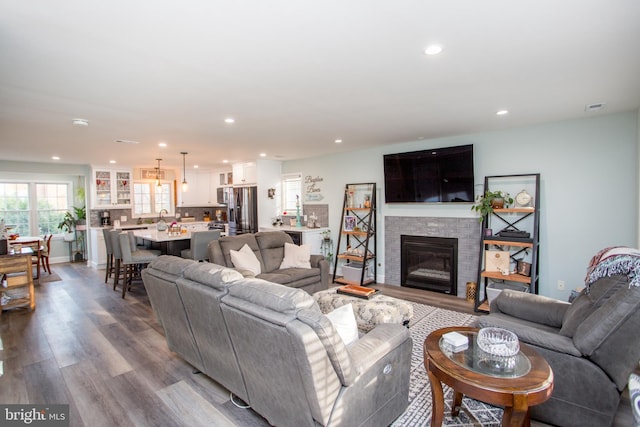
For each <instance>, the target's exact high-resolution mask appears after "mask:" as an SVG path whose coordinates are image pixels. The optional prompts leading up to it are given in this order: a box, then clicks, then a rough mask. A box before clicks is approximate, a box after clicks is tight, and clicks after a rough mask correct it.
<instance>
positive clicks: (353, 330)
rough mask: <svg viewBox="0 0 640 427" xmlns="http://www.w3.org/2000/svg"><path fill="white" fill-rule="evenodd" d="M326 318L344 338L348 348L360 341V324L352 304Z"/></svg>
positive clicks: (329, 314)
mask: <svg viewBox="0 0 640 427" xmlns="http://www.w3.org/2000/svg"><path fill="white" fill-rule="evenodd" d="M326 316H327V318H328V319H329V321H330V322H331V324H333V327H334V328H335V329H336V331H337V332H338V335H340V338H342V341H343V342H344V345H347V346H348V345H349V344H351V343H354V342H356V341H357V340H358V323H357V322H356V315H355V314H354V313H353V306H351V304H345V305H343V306H341V307H338V308H336V309H335V310H333V311H332V312H330V313H328V314H326Z"/></svg>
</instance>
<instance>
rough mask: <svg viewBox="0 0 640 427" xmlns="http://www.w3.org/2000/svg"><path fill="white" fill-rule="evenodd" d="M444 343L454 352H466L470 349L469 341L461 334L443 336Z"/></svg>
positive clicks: (450, 333) (452, 333)
mask: <svg viewBox="0 0 640 427" xmlns="http://www.w3.org/2000/svg"><path fill="white" fill-rule="evenodd" d="M442 343H443V345H444V346H445V347H447V348H448V349H449V350H451V351H452V352H454V353H455V352H458V351H462V350H466V349H467V348H468V347H469V339H468V338H467V337H466V336H464V335H462V334H461V333H459V332H448V333H446V334H444V335H443V336H442Z"/></svg>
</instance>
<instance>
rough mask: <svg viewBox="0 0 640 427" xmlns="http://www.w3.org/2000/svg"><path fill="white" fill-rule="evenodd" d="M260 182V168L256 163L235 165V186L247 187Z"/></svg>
mask: <svg viewBox="0 0 640 427" xmlns="http://www.w3.org/2000/svg"><path fill="white" fill-rule="evenodd" d="M257 182H258V168H257V166H256V164H255V163H236V164H234V165H233V185H247V184H255V183H257Z"/></svg>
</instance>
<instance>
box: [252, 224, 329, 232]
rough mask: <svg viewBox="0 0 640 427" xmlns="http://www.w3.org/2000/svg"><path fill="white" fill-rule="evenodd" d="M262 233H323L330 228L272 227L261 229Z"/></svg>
mask: <svg viewBox="0 0 640 427" xmlns="http://www.w3.org/2000/svg"><path fill="white" fill-rule="evenodd" d="M259 230H260V231H284V232H287V231H299V232H302V233H305V232H312V231H319V232H321V233H322V232H323V231H328V230H329V227H317V228H309V227H307V226H303V227H295V226H293V227H292V226H290V225H276V226H273V225H270V226H268V227H260V228H259Z"/></svg>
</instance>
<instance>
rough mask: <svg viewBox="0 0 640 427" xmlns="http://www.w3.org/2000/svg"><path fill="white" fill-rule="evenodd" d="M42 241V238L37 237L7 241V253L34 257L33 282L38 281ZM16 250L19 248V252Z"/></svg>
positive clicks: (22, 237) (21, 237)
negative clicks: (34, 272)
mask: <svg viewBox="0 0 640 427" xmlns="http://www.w3.org/2000/svg"><path fill="white" fill-rule="evenodd" d="M43 244H44V241H43V239H42V237H39V236H19V237H16V238H15V239H13V240H9V246H10V248H9V253H10V254H16V255H18V254H22V255H29V254H31V256H32V257H36V260H37V263H38V264H37V269H36V275H35V276H34V279H35V280H39V279H40V266H41V260H40V258H41V253H42V250H43V249H44V247H43ZM16 248H20V251H17V250H16Z"/></svg>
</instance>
